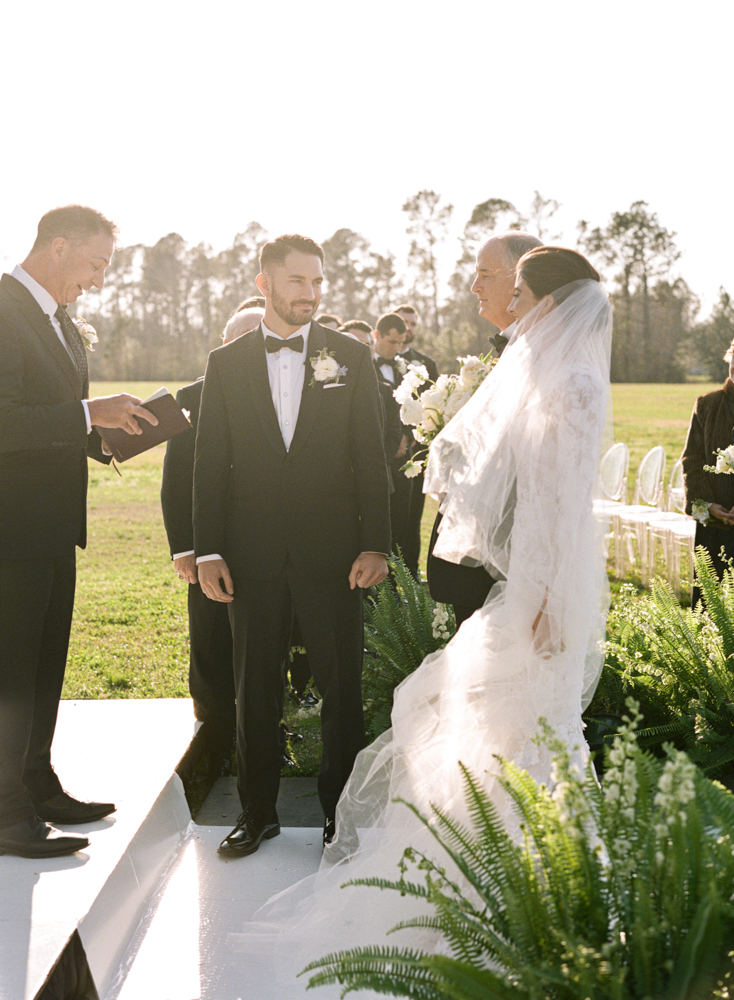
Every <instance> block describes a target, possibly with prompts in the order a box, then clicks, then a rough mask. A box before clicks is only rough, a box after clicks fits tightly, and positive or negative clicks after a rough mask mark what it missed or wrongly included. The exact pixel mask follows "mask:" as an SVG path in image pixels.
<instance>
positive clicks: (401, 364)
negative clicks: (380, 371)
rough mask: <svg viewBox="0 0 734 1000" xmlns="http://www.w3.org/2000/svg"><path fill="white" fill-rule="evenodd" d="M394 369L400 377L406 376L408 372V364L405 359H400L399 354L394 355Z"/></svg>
mask: <svg viewBox="0 0 734 1000" xmlns="http://www.w3.org/2000/svg"><path fill="white" fill-rule="evenodd" d="M395 367H396V368H397V370H398V372H399V373H400V374H401V375H406V374H407V372H408V362H407V361H406V360H405V358H401V357H400V355H399V354H396V355H395Z"/></svg>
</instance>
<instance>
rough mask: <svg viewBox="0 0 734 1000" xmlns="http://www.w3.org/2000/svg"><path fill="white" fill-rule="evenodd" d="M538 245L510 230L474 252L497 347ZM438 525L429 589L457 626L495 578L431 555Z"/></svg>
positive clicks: (477, 285) (482, 303)
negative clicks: (520, 272) (528, 256)
mask: <svg viewBox="0 0 734 1000" xmlns="http://www.w3.org/2000/svg"><path fill="white" fill-rule="evenodd" d="M537 246H541V241H540V240H539V239H538V238H537V236H532V235H531V234H530V233H523V232H519V231H518V232H515V231H514V230H513V231H511V232H508V233H501V234H500V235H499V236H494V237H492V239H490V240H487V242H486V243H484V244H483V245H482V246H481V247H480V248H479V251H478V253H477V263H476V278H475V279H474V282H473V284H472V286H471V290H472V292H474V294H475V295H476V296H477V298H478V300H479V315H480V316H481V317H482V318H483V319H486V320H488V321H489V322H490V323H492V324H493V325H494V326H496V327H497V329H498V330H499V335H498V338H496V339H495V346H496V347H498V349H499V350H501V348H502V347H503V346H504V345H505V344H506V343H507V339H506V338H505V337H502V334H504V333H506V332H509V327H510V325H511V323H512V316H511V315H510V313H509V312H508V311H507V307H508V305H509V304H510V300H511V299H512V293H513V290H514V288H515V265H516V264H517V262H518V261H519V260H520V258H521V257H522V255H523V254H524V253H527V251H528V250H532V249H533V247H537ZM500 338H501V339H500ZM490 378H491V376H490ZM440 524H441V515H440V514H439V515H438V516H437V517H436V520H435V522H434V525H433V532H432V535H431V541H430V544H429V547H428V589H429V591H430V593H431V597H433V599H434V600H435V601H440V602H441V603H442V604H452V605H453V608H454V614H455V616H456V625H457V627H458V626H459V625H461V623H462V622H464V621H466V619H467V618H470V617H471V616H472V615H473V614H474V612H475V611H477V610H478V609H479V608H481V607H482V605H483V604H484V602H485V600H486V599H487V594H488V593H489V591H490V588H491V587H492V584H493V583H494V582H495V581H494V580H493V579H492V577H491V576H490V575H489V573H488V572H487V571H486V570H485V569H484V568H483V567H482V566H477V567H471V566H461V565H456V564H455V563H450V562H446V560H445V559H439V558H438V557H437V556H434V555H433V548H434V546H435V544H436V539H437V537H438V528H439V525H440Z"/></svg>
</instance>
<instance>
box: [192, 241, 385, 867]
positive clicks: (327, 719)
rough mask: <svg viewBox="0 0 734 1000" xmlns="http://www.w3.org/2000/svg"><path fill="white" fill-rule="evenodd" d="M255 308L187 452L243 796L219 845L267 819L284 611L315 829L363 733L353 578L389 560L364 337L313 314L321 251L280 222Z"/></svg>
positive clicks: (215, 370) (221, 364) (368, 575)
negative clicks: (309, 713) (306, 668)
mask: <svg viewBox="0 0 734 1000" xmlns="http://www.w3.org/2000/svg"><path fill="white" fill-rule="evenodd" d="M260 268H261V273H260V274H259V275H258V278H257V284H258V287H259V289H260V291H261V292H262V294H263V295H264V296H265V302H266V304H265V318H264V320H263V322H262V324H261V326H260V327H259V328H258V329H257V330H255V331H254V332H253V333H249V334H246V335H245V336H244V337H240V338H239V339H238V340H236V341H235V342H234V343H233V344H229V345H227V346H226V347H222V348H219V349H218V350H216V351H213V352H212V353H211V354H210V356H209V363H208V365H207V371H206V376H205V378H204V390H203V394H202V400H201V412H200V414H199V429H198V434H197V440H196V459H195V468H194V544H195V548H196V555H197V565H198V573H199V581H200V583H201V586H202V588H203V590H204V592H205V593H206V594H207V596H208V597H210V598H212V599H213V600H216V601H222V602H225V603H227V604H228V605H229V608H230V621H231V623H232V633H233V639H234V667H235V687H236V695H237V766H238V776H237V786H238V791H239V794H240V800H241V803H242V814H241V815H240V817H239V819H238V822H237V825H236V826H235V828H234V830H232V832H231V833H230V834H229V835H228V836H227V837H226V838H225V840H224V841H223V842H222V844H221V845H220V848H219V850H220V853H222V854H224V855H226V856H230V857H242V856H245V855H248V854H252V853H253V852H254V851H256V850H257V849H258V848H259V846H260V844H261V842H262V841H263V840H265V839H270V838H271V837H275V836H277V834H278V833H279V832H280V826H279V822H278V816H277V812H276V800H277V796H278V786H279V781H280V766H281V760H280V744H279V724H280V704H281V696H282V683H283V681H282V674H283V661H284V657H285V655H286V652H287V648H288V644H289V639H290V634H291V625H292V621H293V617H294V615H295V618H296V620H297V622H298V625H299V627H300V630H301V634H302V636H303V641H304V645H305V648H306V652H307V654H308V658H309V662H310V664H311V668H312V671H313V676H314V680H315V681H316V685H317V687H318V689H319V691H320V693H321V695H322V697H323V704H322V710H321V731H322V740H323V756H322V764H321V771H320V774H319V780H318V791H319V798H320V800H321V805H322V808H323V811H324V840H325V841H326V842H328V841H329V840H330V838H331V837H332V836H333V830H334V816H335V811H336V804H337V800H338V798H339V795H340V793H341V790H342V788H343V786H344V784H345V782H346V779H347V778H348V776H349V774H350V772H351V769H352V765H353V762H354V758H355V756H356V754H357V753H358V751H359V750H360V749H361V748H362V746H363V743H364V725H363V715H362V693H361V669H362V653H363V645H364V643H363V624H362V590H363V589H364V588H366V587H370V586H372V585H374V584H377V583H379V582H380V581H382V580H383V579H384V578H385V576H386V575H387V563H386V558H385V556H386V553H387V552H388V551H389V547H390V518H389V503H388V480H387V466H386V463H385V453H384V448H383V445H382V426H381V413H380V398H379V394H378V389H377V379H376V377H375V372H374V367H373V365H372V359H371V357H370V352H369V350H368V349H367V348H366V347H365V346H364V345H363V344H360V343H358V342H356V341H354V340H353V339H351V338H349V337H345V336H344V335H343V334H341V333H337V332H333V331H331V330H327V329H325V328H324V327H321V326H320V325H319V324H318V323H314V322H312V317H313V316H314V314H315V312H316V309H317V308H318V305H319V302H320V299H321V285H322V282H323V251H322V249H321V247H320V246H319V245H318V244H317V243H315V242H314V241H313V240H311V239H308V238H307V237H304V236H298V235H290V236H281V237H278V239H276V240H273V241H271V242H270V243H267V244H266V245H265V246H264V247H263V248H262V251H261V255H260Z"/></svg>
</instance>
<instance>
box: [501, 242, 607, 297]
mask: <svg viewBox="0 0 734 1000" xmlns="http://www.w3.org/2000/svg"><path fill="white" fill-rule="evenodd" d="M517 273H518V276H519V277H521V278H522V279H523V281H524V282H525V284H526V285H527V286H528V288H529V289H530V291H531V292H532V293H533V295H534V296H535V298H536V299H542V298H543V297H544V296H545V295H551V294H552V293H553V292H555V291H556V290H557V289H559V288H563V286H564V285H569V284H571V282H572V281H583V280H584V279H586V280H591V281H600V280H601V278H600V277H599V272H598V271H597V270H596V269H595V268H594V267H592V266H591V264H590V263H589V262H588V260H587V259H586V257H584V256H582V254H580V253H577V252H576V250H568V249H567V248H566V247H533V249H532V250H528V252H527V253H526V254H523V256H522V257H521V258H520V260H519V261H518V262H517Z"/></svg>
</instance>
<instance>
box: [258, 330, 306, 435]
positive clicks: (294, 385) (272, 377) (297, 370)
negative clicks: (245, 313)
mask: <svg viewBox="0 0 734 1000" xmlns="http://www.w3.org/2000/svg"><path fill="white" fill-rule="evenodd" d="M262 329H263V335H264V336H265V337H275V339H276V340H283V341H284V342H287V341H289V340H292V339H293V337H299V336H300V337H303V350H302V351H292V350H291V349H290V348H289V347H283V348H281V350H279V351H273V353H272V354H270V353H267V352H266V355H265V356H266V358H267V362H268V380H269V382H270V393H271V395H272V397H273V406H274V407H275V414H276V416H277V418H278V426H279V427H280V433H281V434H282V435H283V444H284V445H285V447H286V451H289V450H290V446H291V442H292V441H293V432H294V431H295V429H296V422H297V421H298V411H299V410H300V408H301V395H302V394H303V384H304V381H305V377H306V367H305V366H306V357H307V355H308V333H309V330H310V329H311V324H310V323H306V325H305V326H302V327H301V328H300V329H299V330H296V332H295V333H292V334H291V335H290V337H278V336H276V334H274V333H273V332H272V331H271V330H268V328H267V327H266V326H265V324H264V323H263V324H262Z"/></svg>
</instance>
